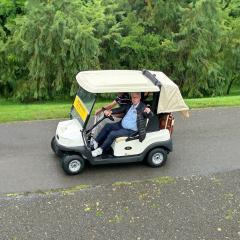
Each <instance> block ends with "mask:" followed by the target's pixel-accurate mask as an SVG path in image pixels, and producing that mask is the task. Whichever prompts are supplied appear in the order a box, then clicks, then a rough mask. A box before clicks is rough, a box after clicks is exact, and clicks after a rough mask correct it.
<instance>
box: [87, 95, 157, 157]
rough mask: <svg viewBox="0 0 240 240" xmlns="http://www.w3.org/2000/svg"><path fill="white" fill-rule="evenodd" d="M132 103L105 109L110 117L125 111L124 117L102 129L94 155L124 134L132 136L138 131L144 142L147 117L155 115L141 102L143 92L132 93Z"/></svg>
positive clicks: (105, 112)
mask: <svg viewBox="0 0 240 240" xmlns="http://www.w3.org/2000/svg"><path fill="white" fill-rule="evenodd" d="M131 101H132V104H127V105H125V106H122V107H120V108H116V109H112V110H105V111H104V115H105V116H107V117H109V116H111V115H112V114H113V115H114V114H118V113H123V114H124V117H123V119H122V120H121V121H120V122H117V123H108V124H106V125H105V126H104V127H103V129H102V130H101V131H100V133H99V134H98V136H97V137H96V139H95V142H94V148H95V150H94V151H92V156H93V157H96V156H99V155H101V154H102V153H103V152H105V151H107V150H108V149H109V147H110V146H111V144H112V143H113V141H114V140H115V139H116V138H118V137H122V136H130V135H131V134H133V133H135V132H138V134H139V141H140V142H142V141H143V140H144V139H145V136H146V129H145V126H146V118H149V117H151V116H152V115H153V113H152V112H151V110H150V108H148V107H146V106H145V104H143V103H142V102H141V93H138V92H137V93H132V94H131Z"/></svg>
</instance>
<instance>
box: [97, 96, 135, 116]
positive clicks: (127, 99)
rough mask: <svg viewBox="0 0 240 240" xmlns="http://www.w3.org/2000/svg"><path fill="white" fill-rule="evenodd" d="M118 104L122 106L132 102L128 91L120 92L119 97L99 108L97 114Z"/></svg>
mask: <svg viewBox="0 0 240 240" xmlns="http://www.w3.org/2000/svg"><path fill="white" fill-rule="evenodd" d="M117 104H118V105H119V106H120V107H121V106H123V105H125V104H131V99H130V96H129V94H128V93H126V92H119V93H118V94H117V97H116V98H115V99H114V100H113V101H112V102H111V103H110V104H108V105H106V106H104V107H102V108H101V109H97V110H96V112H95V115H98V114H99V113H101V112H103V111H104V110H111V109H112V108H114V107H116V106H117Z"/></svg>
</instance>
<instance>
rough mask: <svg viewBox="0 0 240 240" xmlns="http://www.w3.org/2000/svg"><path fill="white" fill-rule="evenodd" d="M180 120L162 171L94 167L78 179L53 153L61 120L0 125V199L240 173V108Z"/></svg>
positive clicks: (128, 166) (141, 167)
mask: <svg viewBox="0 0 240 240" xmlns="http://www.w3.org/2000/svg"><path fill="white" fill-rule="evenodd" d="M175 117H176V124H175V131H174V134H173V143H174V151H173V153H171V154H170V155H169V159H168V162H167V164H166V165H165V166H164V167H163V168H160V169H152V168H149V167H147V166H145V165H143V164H124V165H111V166H97V167H92V166H89V167H87V168H86V170H85V171H84V172H83V173H82V174H81V175H77V176H73V177H71V176H66V175H65V174H64V172H63V170H62V168H61V166H60V164H59V161H58V159H57V157H55V155H54V154H53V153H52V151H51V148H50V140H51V138H52V136H53V135H54V132H55V129H56V126H57V122H58V121H56V120H51V121H34V122H20V123H10V124H0V179H1V180H0V194H2V193H10V192H28V191H33V192H36V191H38V190H43V191H44V190H49V189H55V188H66V187H71V186H75V185H80V184H87V185H96V184H98V185H99V184H106V183H108V184H111V183H114V182H116V181H133V180H144V179H149V178H153V177H158V176H173V177H175V176H192V175H202V176H203V175H205V176H207V175H209V174H214V173H221V172H227V171H229V170H234V169H240V161H239V159H240V145H239V140H240V139H239V138H240V121H239V119H240V108H239V107H235V108H216V109H214V108H211V109H205V110H193V111H191V117H190V119H188V120H185V119H183V118H182V117H181V115H178V114H176V116H175Z"/></svg>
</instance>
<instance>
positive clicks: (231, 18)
mask: <svg viewBox="0 0 240 240" xmlns="http://www.w3.org/2000/svg"><path fill="white" fill-rule="evenodd" d="M239 29H240V0H234V1H232V0H218V1H212V0H198V1H197V0H171V1H169V0H145V1H144V0H119V1H115V0H71V1H70V0H31V1H30V0H29V1H25V0H12V1H10V0H2V1H1V3H0V66H1V67H0V94H1V95H2V96H4V97H12V96H13V97H15V98H18V99H20V100H22V101H33V100H42V99H53V98H56V97H59V96H64V97H69V96H71V95H73V94H74V93H75V91H76V83H75V82H76V81H75V76H76V74H77V73H78V72H79V71H82V70H88V69H100V68H101V69H143V68H144V69H153V70H160V71H163V72H165V73H166V74H167V75H169V76H170V78H172V79H173V80H174V81H175V82H176V83H177V84H178V85H179V86H180V88H181V90H182V91H183V93H184V95H185V96H188V97H202V96H216V95H221V94H223V93H224V91H226V89H227V92H230V89H231V87H232V85H234V86H240V76H239V72H240V71H239V70H240V59H239V58H240V42H239V39H240V32H239Z"/></svg>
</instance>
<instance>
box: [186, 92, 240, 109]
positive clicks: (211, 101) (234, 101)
mask: <svg viewBox="0 0 240 240" xmlns="http://www.w3.org/2000/svg"><path fill="white" fill-rule="evenodd" d="M185 102H186V104H187V105H188V106H189V107H190V109H193V108H207V107H230V106H240V95H239V96H226V97H214V98H195V99H185Z"/></svg>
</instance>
